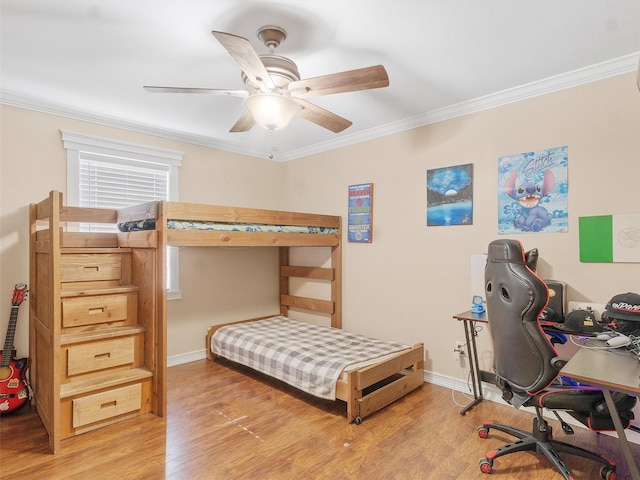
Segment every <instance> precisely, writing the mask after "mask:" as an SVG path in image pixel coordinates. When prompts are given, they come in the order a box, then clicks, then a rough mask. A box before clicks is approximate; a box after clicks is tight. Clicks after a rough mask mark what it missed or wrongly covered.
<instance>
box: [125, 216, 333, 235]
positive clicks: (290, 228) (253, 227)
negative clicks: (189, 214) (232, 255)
mask: <svg viewBox="0 0 640 480" xmlns="http://www.w3.org/2000/svg"><path fill="white" fill-rule="evenodd" d="M155 228H156V221H155V219H147V220H137V221H132V222H123V223H118V230H120V231H121V232H138V231H141V230H155ZM167 228H170V229H175V230H214V231H221V232H277V233H314V234H327V235H330V234H336V233H338V229H337V228H331V227H312V226H299V225H266V224H260V223H256V224H254V223H233V222H231V223H224V222H197V221H192V220H167Z"/></svg>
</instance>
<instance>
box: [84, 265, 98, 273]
mask: <svg viewBox="0 0 640 480" xmlns="http://www.w3.org/2000/svg"><path fill="white" fill-rule="evenodd" d="M83 270H84V271H85V272H97V271H98V270H99V268H98V267H97V266H95V267H83Z"/></svg>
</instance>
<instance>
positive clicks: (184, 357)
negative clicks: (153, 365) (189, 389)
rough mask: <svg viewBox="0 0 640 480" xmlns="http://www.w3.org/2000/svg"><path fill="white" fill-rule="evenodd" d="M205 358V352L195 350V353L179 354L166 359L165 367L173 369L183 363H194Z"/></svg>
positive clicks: (203, 350)
mask: <svg viewBox="0 0 640 480" xmlns="http://www.w3.org/2000/svg"><path fill="white" fill-rule="evenodd" d="M205 358H207V350H206V349H204V348H203V349H202V350H196V351H195V352H188V353H181V354H180V355H172V356H170V357H168V358H167V366H168V367H175V366H176V365H182V364H183V363H189V362H195V361H197V360H204V359H205Z"/></svg>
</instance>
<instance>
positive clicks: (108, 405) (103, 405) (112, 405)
mask: <svg viewBox="0 0 640 480" xmlns="http://www.w3.org/2000/svg"><path fill="white" fill-rule="evenodd" d="M117 404H118V402H116V401H115V400H114V401H113V402H107V403H103V404H102V405H100V408H112V407H115V406H116V405H117Z"/></svg>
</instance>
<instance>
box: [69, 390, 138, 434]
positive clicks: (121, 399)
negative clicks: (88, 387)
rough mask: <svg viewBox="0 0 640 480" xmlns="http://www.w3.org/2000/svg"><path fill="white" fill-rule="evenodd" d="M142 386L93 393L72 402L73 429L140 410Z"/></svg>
mask: <svg viewBox="0 0 640 480" xmlns="http://www.w3.org/2000/svg"><path fill="white" fill-rule="evenodd" d="M141 406H142V386H141V385H140V384H139V383H136V384H134V385H128V386H126V387H120V388H115V389H112V390H107V391H105V392H100V393H94V394H92V395H87V396H86V397H80V398H75V399H74V400H73V401H72V410H73V413H72V425H73V428H78V427H82V426H85V425H88V424H90V423H95V422H99V421H101V420H106V419H108V418H113V417H117V416H119V415H122V414H125V413H130V412H134V411H136V410H140V408H141Z"/></svg>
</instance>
